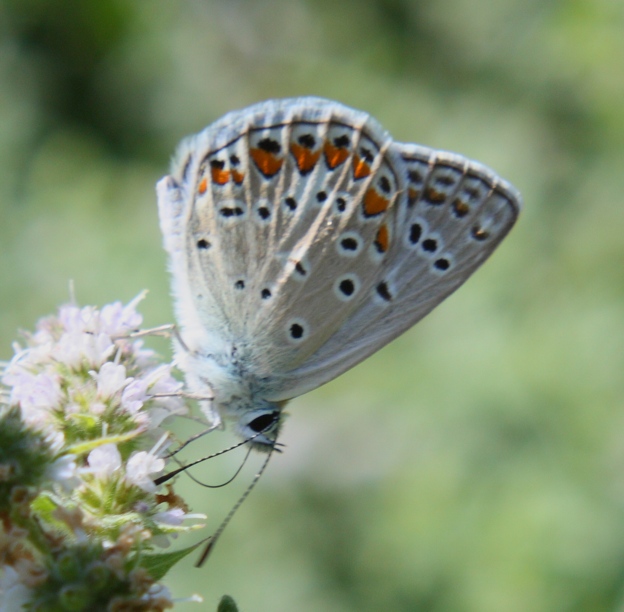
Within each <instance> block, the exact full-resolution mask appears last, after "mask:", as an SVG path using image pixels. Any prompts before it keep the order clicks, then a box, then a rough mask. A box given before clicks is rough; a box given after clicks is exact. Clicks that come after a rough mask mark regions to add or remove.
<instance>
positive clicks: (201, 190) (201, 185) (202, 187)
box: [197, 177, 208, 195]
mask: <svg viewBox="0 0 624 612" xmlns="http://www.w3.org/2000/svg"><path fill="white" fill-rule="evenodd" d="M206 189H208V179H207V178H205V177H204V178H203V179H202V180H201V182H200V183H199V188H198V189H197V191H199V195H204V194H205V193H206Z"/></svg>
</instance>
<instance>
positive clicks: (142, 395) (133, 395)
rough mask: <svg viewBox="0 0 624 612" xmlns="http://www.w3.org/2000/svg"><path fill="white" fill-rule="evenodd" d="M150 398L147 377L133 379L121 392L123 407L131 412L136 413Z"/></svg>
mask: <svg viewBox="0 0 624 612" xmlns="http://www.w3.org/2000/svg"><path fill="white" fill-rule="evenodd" d="M149 398H150V396H149V395H148V394H147V381H146V379H144V378H143V379H137V380H132V381H131V382H130V383H129V384H128V385H127V386H126V388H125V389H124V390H123V393H122V394H121V407H122V409H123V410H125V411H126V412H128V413H129V414H136V413H137V412H138V411H139V410H140V409H141V408H142V407H143V404H144V402H146V401H147V400H148V399H149Z"/></svg>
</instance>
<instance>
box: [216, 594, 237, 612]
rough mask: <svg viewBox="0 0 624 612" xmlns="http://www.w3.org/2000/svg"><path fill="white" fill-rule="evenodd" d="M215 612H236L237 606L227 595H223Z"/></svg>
mask: <svg viewBox="0 0 624 612" xmlns="http://www.w3.org/2000/svg"><path fill="white" fill-rule="evenodd" d="M217 612H238V606H237V605H236V602H235V601H234V600H233V599H232V598H231V597H230V596H229V595H224V596H223V597H222V598H221V601H220V602H219V606H218V607H217Z"/></svg>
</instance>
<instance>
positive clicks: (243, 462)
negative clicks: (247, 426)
mask: <svg viewBox="0 0 624 612" xmlns="http://www.w3.org/2000/svg"><path fill="white" fill-rule="evenodd" d="M251 450H252V449H251V446H250V447H249V448H248V449H247V454H246V455H245V458H244V459H243V461H242V462H241V464H240V465H239V466H238V469H237V470H236V472H234V475H233V476H232V477H231V478H229V479H228V480H226V481H225V482H222V483H221V484H218V485H209V484H206V483H205V482H202V481H201V480H200V479H199V478H196V477H195V476H193V474H191V473H190V472H187V473H186V475H187V476H188V477H189V478H190V479H191V480H192V481H193V482H194V483H196V484H198V485H199V486H200V487H206V489H220V488H221V487H225V486H226V485H229V484H230V483H232V482H234V479H235V478H236V477H237V476H238V475H239V474H240V473H241V470H242V469H243V468H244V467H245V464H246V463H247V459H249V455H251Z"/></svg>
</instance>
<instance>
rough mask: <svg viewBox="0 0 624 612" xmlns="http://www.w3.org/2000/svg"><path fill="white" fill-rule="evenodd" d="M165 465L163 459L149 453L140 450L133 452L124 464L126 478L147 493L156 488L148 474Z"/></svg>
mask: <svg viewBox="0 0 624 612" xmlns="http://www.w3.org/2000/svg"><path fill="white" fill-rule="evenodd" d="M164 467H165V462H164V460H163V459H160V458H159V457H156V456H155V455H153V454H151V453H147V452H145V451H140V452H138V453H134V454H133V455H132V456H131V457H130V459H128V463H127V464H126V480H127V481H128V482H130V483H131V484H134V485H136V486H137V487H140V488H141V489H143V490H144V491H147V492H148V493H152V492H154V491H155V490H156V485H155V484H154V482H153V481H152V478H151V477H150V474H153V473H155V472H160V471H161V470H162V469H163V468H164Z"/></svg>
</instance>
